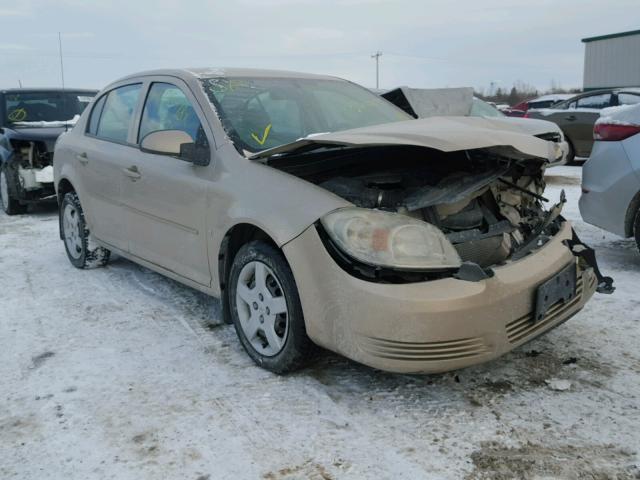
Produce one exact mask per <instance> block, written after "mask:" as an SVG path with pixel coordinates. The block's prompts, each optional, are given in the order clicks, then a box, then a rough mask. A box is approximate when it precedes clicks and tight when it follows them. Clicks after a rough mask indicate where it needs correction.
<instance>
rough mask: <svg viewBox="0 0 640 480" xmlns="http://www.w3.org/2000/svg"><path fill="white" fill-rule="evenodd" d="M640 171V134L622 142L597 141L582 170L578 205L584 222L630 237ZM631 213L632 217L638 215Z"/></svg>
mask: <svg viewBox="0 0 640 480" xmlns="http://www.w3.org/2000/svg"><path fill="white" fill-rule="evenodd" d="M639 172H640V134H638V135H634V136H632V137H630V138H628V139H626V140H623V141H619V142H602V141H596V142H595V143H594V146H593V152H592V154H591V157H590V158H589V160H587V162H586V163H585V165H584V167H583V170H582V188H583V193H582V195H581V196H580V203H579V205H580V214H581V215H582V218H583V219H584V220H585V222H587V223H590V224H592V225H596V226H597V227H600V228H602V229H604V230H607V231H609V232H612V233H615V234H616V235H620V236H621V237H628V236H629V235H630V234H631V233H632V232H630V231H629V228H628V227H629V225H628V220H629V208H633V205H632V203H633V200H634V199H635V198H636V196H637V195H638V193H639V192H640V175H639ZM635 208H637V206H636V207H635ZM630 214H631V217H632V218H633V216H634V215H635V212H630Z"/></svg>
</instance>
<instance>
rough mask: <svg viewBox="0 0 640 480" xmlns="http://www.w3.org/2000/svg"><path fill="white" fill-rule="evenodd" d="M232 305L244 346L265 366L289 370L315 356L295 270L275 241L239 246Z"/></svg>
mask: <svg viewBox="0 0 640 480" xmlns="http://www.w3.org/2000/svg"><path fill="white" fill-rule="evenodd" d="M229 305H230V307H231V317H232V319H233V323H234V326H235V329H236V333H237V334H238V338H239V339H240V342H241V343H242V346H243V347H244V349H245V350H246V351H247V353H248V354H249V356H250V357H251V358H252V359H253V360H254V362H256V363H257V364H258V365H260V366H261V367H263V368H265V369H267V370H270V371H272V372H275V373H286V372H290V371H293V370H296V369H298V368H300V367H301V366H302V365H304V363H305V362H306V361H307V360H308V359H309V358H310V357H311V355H312V353H313V350H314V345H313V343H312V342H311V340H310V339H309V337H308V336H307V331H306V328H305V324H304V317H303V314H302V306H301V304H300V298H299V296H298V289H297V287H296V283H295V280H294V278H293V274H292V273H291V269H290V268H289V265H288V263H287V261H286V259H285V258H284V255H282V253H281V252H280V251H279V250H277V249H276V248H274V247H273V246H271V245H269V244H267V243H265V242H261V241H252V242H250V243H248V244H246V245H244V246H243V247H242V248H241V249H240V250H239V251H238V253H237V255H236V257H235V259H234V261H233V264H232V266H231V271H230V272H229Z"/></svg>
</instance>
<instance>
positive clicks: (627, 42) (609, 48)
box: [583, 34, 640, 89]
mask: <svg viewBox="0 0 640 480" xmlns="http://www.w3.org/2000/svg"><path fill="white" fill-rule="evenodd" d="M583 84H584V85H583V87H584V88H585V89H588V88H608V87H640V34H636V35H629V36H625V37H615V38H607V39H603V40H595V41H592V42H586V43H585V58H584V81H583Z"/></svg>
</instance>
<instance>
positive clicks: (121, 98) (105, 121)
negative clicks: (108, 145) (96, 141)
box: [90, 84, 141, 143]
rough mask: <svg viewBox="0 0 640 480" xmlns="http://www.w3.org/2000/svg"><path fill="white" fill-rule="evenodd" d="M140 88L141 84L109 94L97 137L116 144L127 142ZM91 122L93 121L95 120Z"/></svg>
mask: <svg viewBox="0 0 640 480" xmlns="http://www.w3.org/2000/svg"><path fill="white" fill-rule="evenodd" d="M140 87H141V85H140V84H136V85H126V86H124V87H119V88H116V89H114V90H111V91H110V92H109V94H108V95H107V97H106V100H105V103H104V108H103V109H102V115H100V119H99V120H98V128H97V131H96V136H97V137H99V138H104V139H105V140H113V141H114V142H122V143H125V142H126V141H127V137H128V136H129V128H130V127H131V122H132V120H133V115H134V113H135V109H136V105H137V104H138V97H139V96H140ZM96 107H97V105H96ZM94 110H95V109H94ZM91 120H92V121H93V118H92V119H91ZM90 128H91V126H90Z"/></svg>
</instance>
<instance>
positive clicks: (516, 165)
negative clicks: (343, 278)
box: [269, 145, 613, 293]
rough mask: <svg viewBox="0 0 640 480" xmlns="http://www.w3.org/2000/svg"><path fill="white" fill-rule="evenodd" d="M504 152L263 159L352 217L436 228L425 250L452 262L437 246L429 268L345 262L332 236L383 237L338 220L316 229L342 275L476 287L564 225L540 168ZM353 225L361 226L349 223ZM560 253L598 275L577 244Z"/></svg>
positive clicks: (381, 149) (396, 150) (411, 149)
mask: <svg viewBox="0 0 640 480" xmlns="http://www.w3.org/2000/svg"><path fill="white" fill-rule="evenodd" d="M504 152H505V150H496V149H473V150H462V151H452V152H442V151H438V150H435V149H426V148H422V147H416V146H402V145H387V146H367V147H344V146H341V147H334V148H332V147H323V148H321V149H314V150H312V151H307V152H295V153H291V154H288V155H280V156H277V157H273V158H271V159H270V160H269V165H271V166H273V167H275V168H278V169H281V170H284V171H286V172H288V173H291V174H293V175H296V176H298V177H301V178H304V179H306V180H308V181H310V182H312V183H314V184H316V185H318V186H319V187H322V188H324V189H326V190H328V191H330V192H332V193H334V194H335V195H338V196H340V197H342V198H344V199H345V200H347V201H349V202H351V203H352V204H353V205H355V206H356V207H358V208H360V209H369V210H373V211H378V212H388V213H392V214H396V215H399V216H402V217H403V218H404V217H408V218H410V219H411V220H415V221H419V222H424V223H426V224H428V225H430V226H433V227H436V229H437V230H438V231H439V232H441V233H442V234H443V236H442V239H439V238H437V237H435V236H431V237H430V238H432V239H433V242H432V243H433V244H432V245H430V246H429V248H432V249H433V248H434V245H436V246H435V248H436V249H438V248H440V247H441V246H442V245H443V244H444V243H446V244H447V245H450V246H452V247H453V249H454V250H455V253H454V254H453V255H455V256H457V262H453V261H452V260H451V256H452V255H450V254H448V253H447V245H445V246H444V248H443V249H441V256H442V258H445V257H446V261H444V260H443V261H441V263H440V264H439V265H434V266H432V267H430V268H425V267H424V265H422V266H421V265H420V264H419V263H411V262H408V263H405V264H403V263H402V262H400V261H398V259H397V258H396V262H395V263H394V262H387V264H385V262H384V261H379V260H375V261H374V260H371V261H369V259H368V257H366V256H359V255H358V254H357V253H356V254H354V253H353V252H354V250H357V248H358V247H357V245H356V247H353V248H350V247H349V246H348V245H347V246H346V248H345V242H343V241H341V240H340V238H339V237H340V235H336V233H335V230H336V229H337V228H341V229H342V230H343V231H344V232H346V231H347V230H348V232H347V233H344V235H345V236H348V235H351V236H352V237H354V238H355V237H357V238H356V240H354V241H353V244H354V245H355V244H357V243H358V242H360V243H362V242H363V241H366V242H370V243H371V245H373V247H372V248H373V249H374V250H375V249H376V248H381V249H382V248H385V247H384V245H383V243H384V242H389V241H390V240H388V238H387V237H389V233H384V232H383V233H380V229H378V231H377V232H376V228H375V227H373V228H369V229H368V230H367V229H366V228H364V227H359V226H357V225H355V224H354V223H353V222H352V223H351V224H347V222H344V221H343V222H342V224H340V225H339V226H338V227H336V226H335V222H333V223H331V224H328V223H327V221H324V220H323V221H320V222H318V223H317V228H318V231H319V234H320V237H321V239H322V240H323V242H324V244H325V246H326V247H327V249H328V251H329V253H330V254H331V255H332V257H333V258H334V260H335V261H336V262H337V263H338V264H339V265H340V266H341V267H342V268H343V269H345V270H347V271H349V272H350V273H351V274H352V275H355V276H357V277H359V278H362V279H366V280H368V281H376V282H384V283H410V282H418V281H425V280H433V279H438V278H446V277H451V276H454V277H456V278H459V279H461V280H468V281H479V280H482V279H486V278H489V277H491V276H493V270H492V269H493V268H495V267H499V266H502V265H505V264H507V263H509V262H514V261H517V260H519V259H521V258H524V257H525V256H527V255H529V254H531V253H532V252H535V251H537V250H538V249H540V248H541V247H543V246H544V245H545V244H546V243H547V242H548V241H549V240H550V239H552V238H553V237H554V236H555V235H556V234H557V233H558V232H559V231H560V230H561V228H562V225H563V223H564V222H565V220H564V218H563V217H562V215H561V211H562V207H563V205H564V203H565V202H566V199H565V197H564V192H562V195H561V197H560V199H559V200H558V202H557V203H555V204H551V205H550V206H549V204H550V203H551V202H549V200H548V199H547V198H545V196H544V190H545V181H544V170H545V168H546V166H547V162H546V161H545V160H544V159H541V158H533V157H528V158H527V157H526V156H522V155H505V154H504ZM363 221H367V219H364V220H361V219H360V220H358V222H360V223H362V222H363ZM407 221H408V220H407ZM405 236H406V235H405ZM426 236H427V235H426V234H425V236H424V238H426ZM365 237H366V238H365ZM369 237H370V239H369ZM416 238H422V237H419V236H415V238H413V237H412V238H409V240H405V244H406V243H407V242H414V243H415V242H417V241H419V240H416ZM376 242H377V243H378V244H377V245H376ZM394 248H396V251H398V250H402V249H404V248H405V247H404V246H401V247H393V246H391V247H389V249H390V250H392V252H391V253H390V254H388V255H387V256H389V255H390V256H394V252H393V249H394ZM411 248H413V247H411ZM570 248H572V251H573V252H574V254H575V255H576V256H580V257H581V261H584V262H586V263H587V264H588V265H589V266H591V267H594V269H595V271H596V273H598V275H599V270H598V268H597V264H596V263H595V255H585V254H580V253H579V252H578V251H579V250H581V249H580V248H577V243H574V244H572V245H571V246H570ZM591 252H592V251H591ZM602 279H604V277H602ZM602 279H601V276H600V277H599V282H600V283H601V284H602V285H601V288H600V290H601V291H603V292H605V293H607V291H612V288H613V287H612V286H611V282H608V283H607V281H606V280H602ZM609 280H610V279H609Z"/></svg>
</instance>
